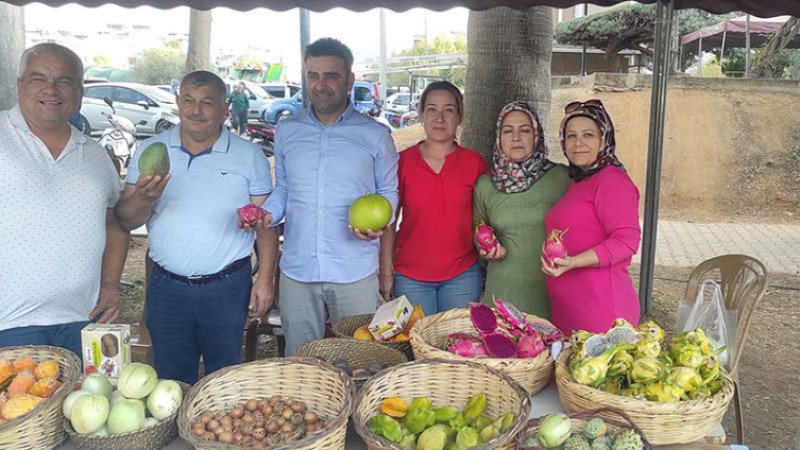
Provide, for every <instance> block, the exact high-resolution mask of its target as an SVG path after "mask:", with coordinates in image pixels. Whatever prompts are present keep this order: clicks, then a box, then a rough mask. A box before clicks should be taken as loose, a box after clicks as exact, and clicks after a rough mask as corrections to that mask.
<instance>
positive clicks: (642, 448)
mask: <svg viewBox="0 0 800 450" xmlns="http://www.w3.org/2000/svg"><path fill="white" fill-rule="evenodd" d="M601 413H602V414H603V415H604V417H606V418H607V417H615V416H616V417H617V420H614V421H611V420H608V419H605V420H604V419H603V418H600V417H599V416H598V415H599V414H601ZM552 448H563V449H564V450H612V449H625V450H650V449H651V448H652V447H651V445H650V442H648V441H647V438H646V437H645V436H644V434H643V433H642V430H640V429H639V427H637V426H636V424H635V423H633V420H631V418H630V417H629V416H628V415H627V414H625V413H624V412H622V411H620V410H618V409H614V408H600V409H595V410H592V411H585V412H582V413H577V414H571V415H569V416H567V415H566V414H550V415H548V416H544V417H538V418H536V419H532V420H530V421H529V422H528V425H527V426H526V427H525V429H524V430H522V432H521V433H519V434H518V435H517V450H546V449H552Z"/></svg>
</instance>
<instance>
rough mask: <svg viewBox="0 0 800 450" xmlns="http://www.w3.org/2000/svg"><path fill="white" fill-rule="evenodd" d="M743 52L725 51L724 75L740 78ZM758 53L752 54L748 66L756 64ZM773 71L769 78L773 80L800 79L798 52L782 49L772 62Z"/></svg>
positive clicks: (733, 49)
mask: <svg viewBox="0 0 800 450" xmlns="http://www.w3.org/2000/svg"><path fill="white" fill-rule="evenodd" d="M744 57H745V50H744V49H742V48H732V49H730V50H725V59H723V60H722V72H723V73H725V74H726V75H728V76H730V75H735V76H741V74H743V73H744ZM758 59H759V52H757V51H756V52H753V55H752V57H751V58H750V66H751V67H755V65H756V64H758ZM772 64H773V69H772V71H771V73H770V74H768V75H769V76H771V77H773V78H781V77H783V78H791V79H795V80H796V79H800V50H798V49H784V50H781V51H780V52H779V53H778V55H777V56H776V57H775V58H774V59H773V61H772Z"/></svg>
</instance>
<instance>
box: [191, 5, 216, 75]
mask: <svg viewBox="0 0 800 450" xmlns="http://www.w3.org/2000/svg"><path fill="white" fill-rule="evenodd" d="M210 68H211V11H210V10H209V11H201V10H199V9H194V8H192V9H191V11H190V12H189V50H188V52H187V53H186V73H189V72H193V71H195V70H201V69H203V70H208V69H210Z"/></svg>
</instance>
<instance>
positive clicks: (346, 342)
mask: <svg viewBox="0 0 800 450" xmlns="http://www.w3.org/2000/svg"><path fill="white" fill-rule="evenodd" d="M294 356H306V357H310V358H319V359H322V360H324V361H327V362H329V363H331V364H333V365H334V366H336V367H338V368H339V369H342V371H343V372H344V373H346V374H347V375H348V376H349V377H351V378H352V379H353V381H354V382H355V384H356V388H360V387H361V386H362V385H363V384H364V382H365V381H367V380H368V379H369V378H370V377H372V376H373V375H375V374H376V373H378V372H380V371H381V370H383V369H386V368H387V367H392V366H396V365H398V364H402V363H404V362H408V359H407V358H406V355H404V354H403V353H402V352H400V351H398V350H395V349H393V348H390V347H387V346H385V345H381V344H378V343H376V342H367V341H359V340H355V339H343V338H328V339H317V340H313V341H309V342H306V343H305V344H303V345H302V346H301V347H300V348H298V349H297V350H295V352H294Z"/></svg>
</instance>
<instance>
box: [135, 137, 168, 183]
mask: <svg viewBox="0 0 800 450" xmlns="http://www.w3.org/2000/svg"><path fill="white" fill-rule="evenodd" d="M168 173H169V153H168V152H167V146H166V145H164V143H162V142H153V143H152V144H150V145H148V146H147V148H145V149H144V151H143V152H142V155H141V156H140V157H139V176H142V177H145V176H151V175H158V176H160V177H162V178H163V177H165V176H166V175H167V174H168Z"/></svg>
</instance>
